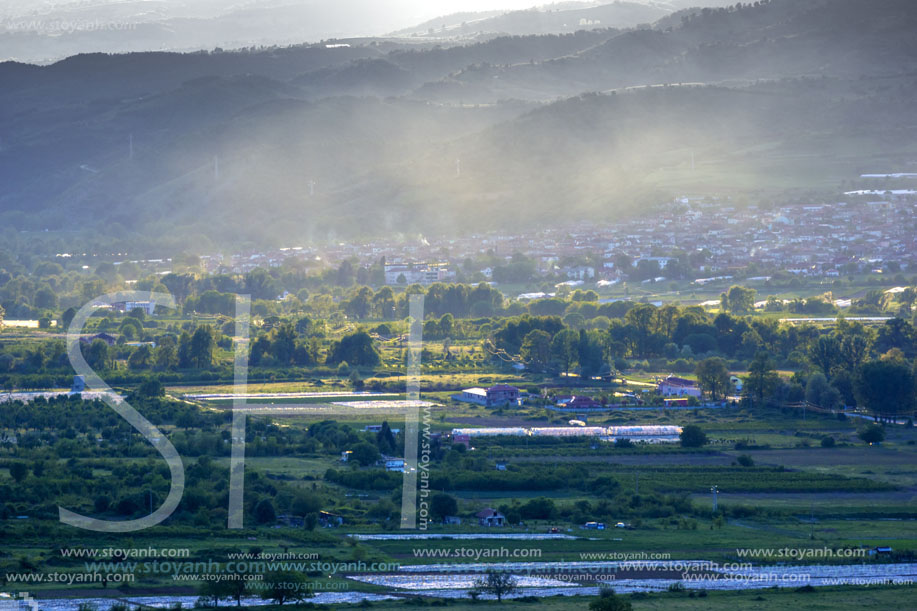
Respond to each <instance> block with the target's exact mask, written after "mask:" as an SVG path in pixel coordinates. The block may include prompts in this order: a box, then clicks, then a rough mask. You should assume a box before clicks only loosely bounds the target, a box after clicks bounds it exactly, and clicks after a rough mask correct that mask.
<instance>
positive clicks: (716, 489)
mask: <svg viewBox="0 0 917 611" xmlns="http://www.w3.org/2000/svg"><path fill="white" fill-rule="evenodd" d="M710 492H712V493H713V513H716V494H717V492H719V489H718V488H717V487H716V485H713V486H711V487H710Z"/></svg>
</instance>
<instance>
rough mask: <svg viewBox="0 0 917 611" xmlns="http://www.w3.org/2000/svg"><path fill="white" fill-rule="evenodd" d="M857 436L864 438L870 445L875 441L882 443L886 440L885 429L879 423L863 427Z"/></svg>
mask: <svg viewBox="0 0 917 611" xmlns="http://www.w3.org/2000/svg"><path fill="white" fill-rule="evenodd" d="M857 436H858V437H859V438H860V439H862V440H863V441H864V442H865V443H868V444H870V445H872V444H874V443H881V442H882V441H884V440H885V429H883V428H882V427H881V426H879V425H878V424H870V425H869V426H867V427H866V428H864V429H861V430H860V431H859V432H858V433H857Z"/></svg>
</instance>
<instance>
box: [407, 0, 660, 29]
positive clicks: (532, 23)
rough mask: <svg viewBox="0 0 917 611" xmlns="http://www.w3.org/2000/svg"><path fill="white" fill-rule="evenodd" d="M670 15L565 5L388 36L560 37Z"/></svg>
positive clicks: (471, 16)
mask: <svg viewBox="0 0 917 611" xmlns="http://www.w3.org/2000/svg"><path fill="white" fill-rule="evenodd" d="M671 12H672V10H671V9H668V8H663V7H662V6H659V5H656V4H644V3H640V2H621V1H618V2H612V3H608V4H601V3H587V2H567V3H563V4H549V5H545V6H542V7H538V8H531V9H528V10H523V11H509V12H502V11H488V12H483V13H456V14H453V15H448V16H445V17H440V18H437V19H431V20H430V21H426V22H424V23H421V24H419V25H417V26H414V27H412V28H406V29H403V30H399V31H397V32H394V33H393V34H391V36H429V37H436V38H442V37H453V36H459V37H468V36H473V35H480V34H493V33H497V34H510V35H517V36H519V35H529V34H563V33H570V32H575V31H577V30H592V29H597V28H628V27H633V26H636V25H640V24H649V23H652V22H654V21H656V20H657V19H660V18H662V17H664V16H666V15H668V14H670V13H671Z"/></svg>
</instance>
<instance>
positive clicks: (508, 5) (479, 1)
mask: <svg viewBox="0 0 917 611" xmlns="http://www.w3.org/2000/svg"><path fill="white" fill-rule="evenodd" d="M81 1H82V0H38V1H36V0H0V12H2V11H8V10H15V11H16V12H19V11H22V10H24V9H26V10H33V11H35V10H37V11H41V10H42V9H43V8H46V7H52V6H63V5H67V4H77V3H81ZM293 1H295V0H290V2H293ZM301 1H302V3H303V4H322V3H329V4H330V3H334V1H335V0H301ZM608 1H609V2H610V1H612V0H608ZM636 1H637V2H639V1H640V0H636ZM108 2H109V3H110V4H116V3H118V4H125V3H134V4H142V3H143V0H108ZM379 2H380V4H383V5H384V4H385V0H379ZM82 3H83V4H85V2H82ZM104 3H105V0H99V2H96V3H94V4H104ZM160 3H162V4H173V3H174V4H176V5H203V6H222V7H225V8H230V7H233V6H243V5H246V4H257V3H258V1H257V0H255V1H254V2H252V0H248V1H246V0H223V1H220V0H182V1H181V2H176V1H174V0H150V4H160ZM275 3H276V0H275ZM284 3H287V2H284ZM398 4H405V3H404V2H398ZM410 4H413V5H414V6H415V10H416V11H417V13H425V14H429V13H431V12H432V13H435V14H445V13H456V12H459V11H484V10H492V9H520V8H529V7H532V6H535V5H539V4H549V2H538V1H537V0H416V2H412V3H410Z"/></svg>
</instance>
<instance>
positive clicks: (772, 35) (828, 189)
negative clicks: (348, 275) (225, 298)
mask: <svg viewBox="0 0 917 611" xmlns="http://www.w3.org/2000/svg"><path fill="white" fill-rule="evenodd" d="M915 25H917V14H915V10H914V8H913V6H912V3H911V2H908V1H907V0H875V1H866V0H772V1H771V2H765V3H761V4H758V5H755V6H743V7H741V8H738V9H729V10H717V9H713V10H710V9H708V10H703V11H690V12H687V13H684V14H682V15H677V16H675V18H664V19H663V20H662V21H660V22H658V23H657V24H656V26H654V27H652V28H640V29H592V30H589V31H580V32H577V33H575V34H566V35H528V36H512V37H497V38H493V39H490V40H487V41H484V42H478V43H473V44H466V45H462V44H451V45H449V44H440V45H434V44H432V43H429V42H413V41H397V40H382V39H367V40H359V39H351V40H349V41H347V44H348V45H349V46H344V47H340V46H334V48H329V47H328V46H327V45H324V44H320V45H303V46H297V47H290V48H285V49H276V48H275V49H266V50H251V51H245V52H222V53H192V54H174V53H142V54H128V55H118V56H106V55H83V56H78V57H73V58H70V59H68V60H65V61H61V62H58V63H56V64H54V65H51V66H46V67H39V66H30V65H25V64H15V63H6V64H0V184H2V185H3V189H2V191H0V210H2V213H0V214H2V217H0V220H2V221H3V223H4V224H5V226H7V227H15V228H18V229H29V230H35V229H45V228H49V229H54V230H59V229H74V228H77V227H80V226H81V225H84V224H89V221H90V220H91V225H92V226H93V227H95V228H96V229H95V231H98V232H101V233H105V234H110V235H119V236H124V235H141V234H142V235H146V236H162V237H164V238H165V237H167V238H168V239H171V240H179V239H185V238H193V239H194V240H195V243H196V244H198V245H205V244H208V242H209V243H211V244H226V243H232V244H237V243H239V242H240V241H244V240H252V241H257V242H261V243H264V242H268V243H279V242H286V241H289V240H306V239H309V238H315V239H319V238H321V239H325V238H327V237H329V236H339V235H340V236H343V235H356V234H361V235H372V234H378V233H380V232H386V233H389V234H391V233H413V232H435V231H440V230H446V229H448V230H451V231H460V230H465V231H473V230H476V229H481V228H485V226H486V227H493V226H500V225H504V224H514V225H523V226H524V225H530V226H537V225H539V224H544V223H553V222H556V221H557V220H558V214H559V213H558V211H559V210H563V211H564V213H565V214H567V215H569V216H570V217H571V218H572V217H575V218H580V219H581V218H602V219H614V218H616V217H618V216H619V215H623V214H627V213H630V212H632V211H633V210H635V209H641V208H645V206H646V205H647V204H649V203H656V202H659V201H664V200H665V199H667V198H669V197H671V196H672V195H674V194H676V193H679V192H680V191H683V190H685V189H689V190H692V191H693V192H700V193H714V192H720V193H729V194H733V195H736V196H739V197H745V198H754V197H762V198H763V197H770V196H773V194H774V193H777V192H779V191H781V190H783V189H793V188H799V189H821V190H822V191H821V192H823V193H829V194H830V193H837V192H838V191H839V190H840V187H841V186H842V182H841V181H842V180H847V179H852V178H855V177H856V176H857V175H858V173H859V172H860V171H873V170H874V169H875V168H876V167H880V166H881V167H887V168H888V169H892V168H898V167H902V166H906V165H907V164H910V163H913V162H914V161H915V160H917V151H915V149H917V146H915V145H914V142H915V141H917V140H915V138H914V135H915V131H917V117H915V113H914V110H913V104H912V101H913V99H914V98H915V94H917V79H915V77H914V75H913V66H914V62H915V60H917V44H915V42H914V40H913V35H912V33H913V31H914V26H915ZM595 92H604V93H595ZM131 143H132V148H131ZM692 160H693V161H692ZM253 211H257V213H255V212H253ZM84 219H85V220H84Z"/></svg>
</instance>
